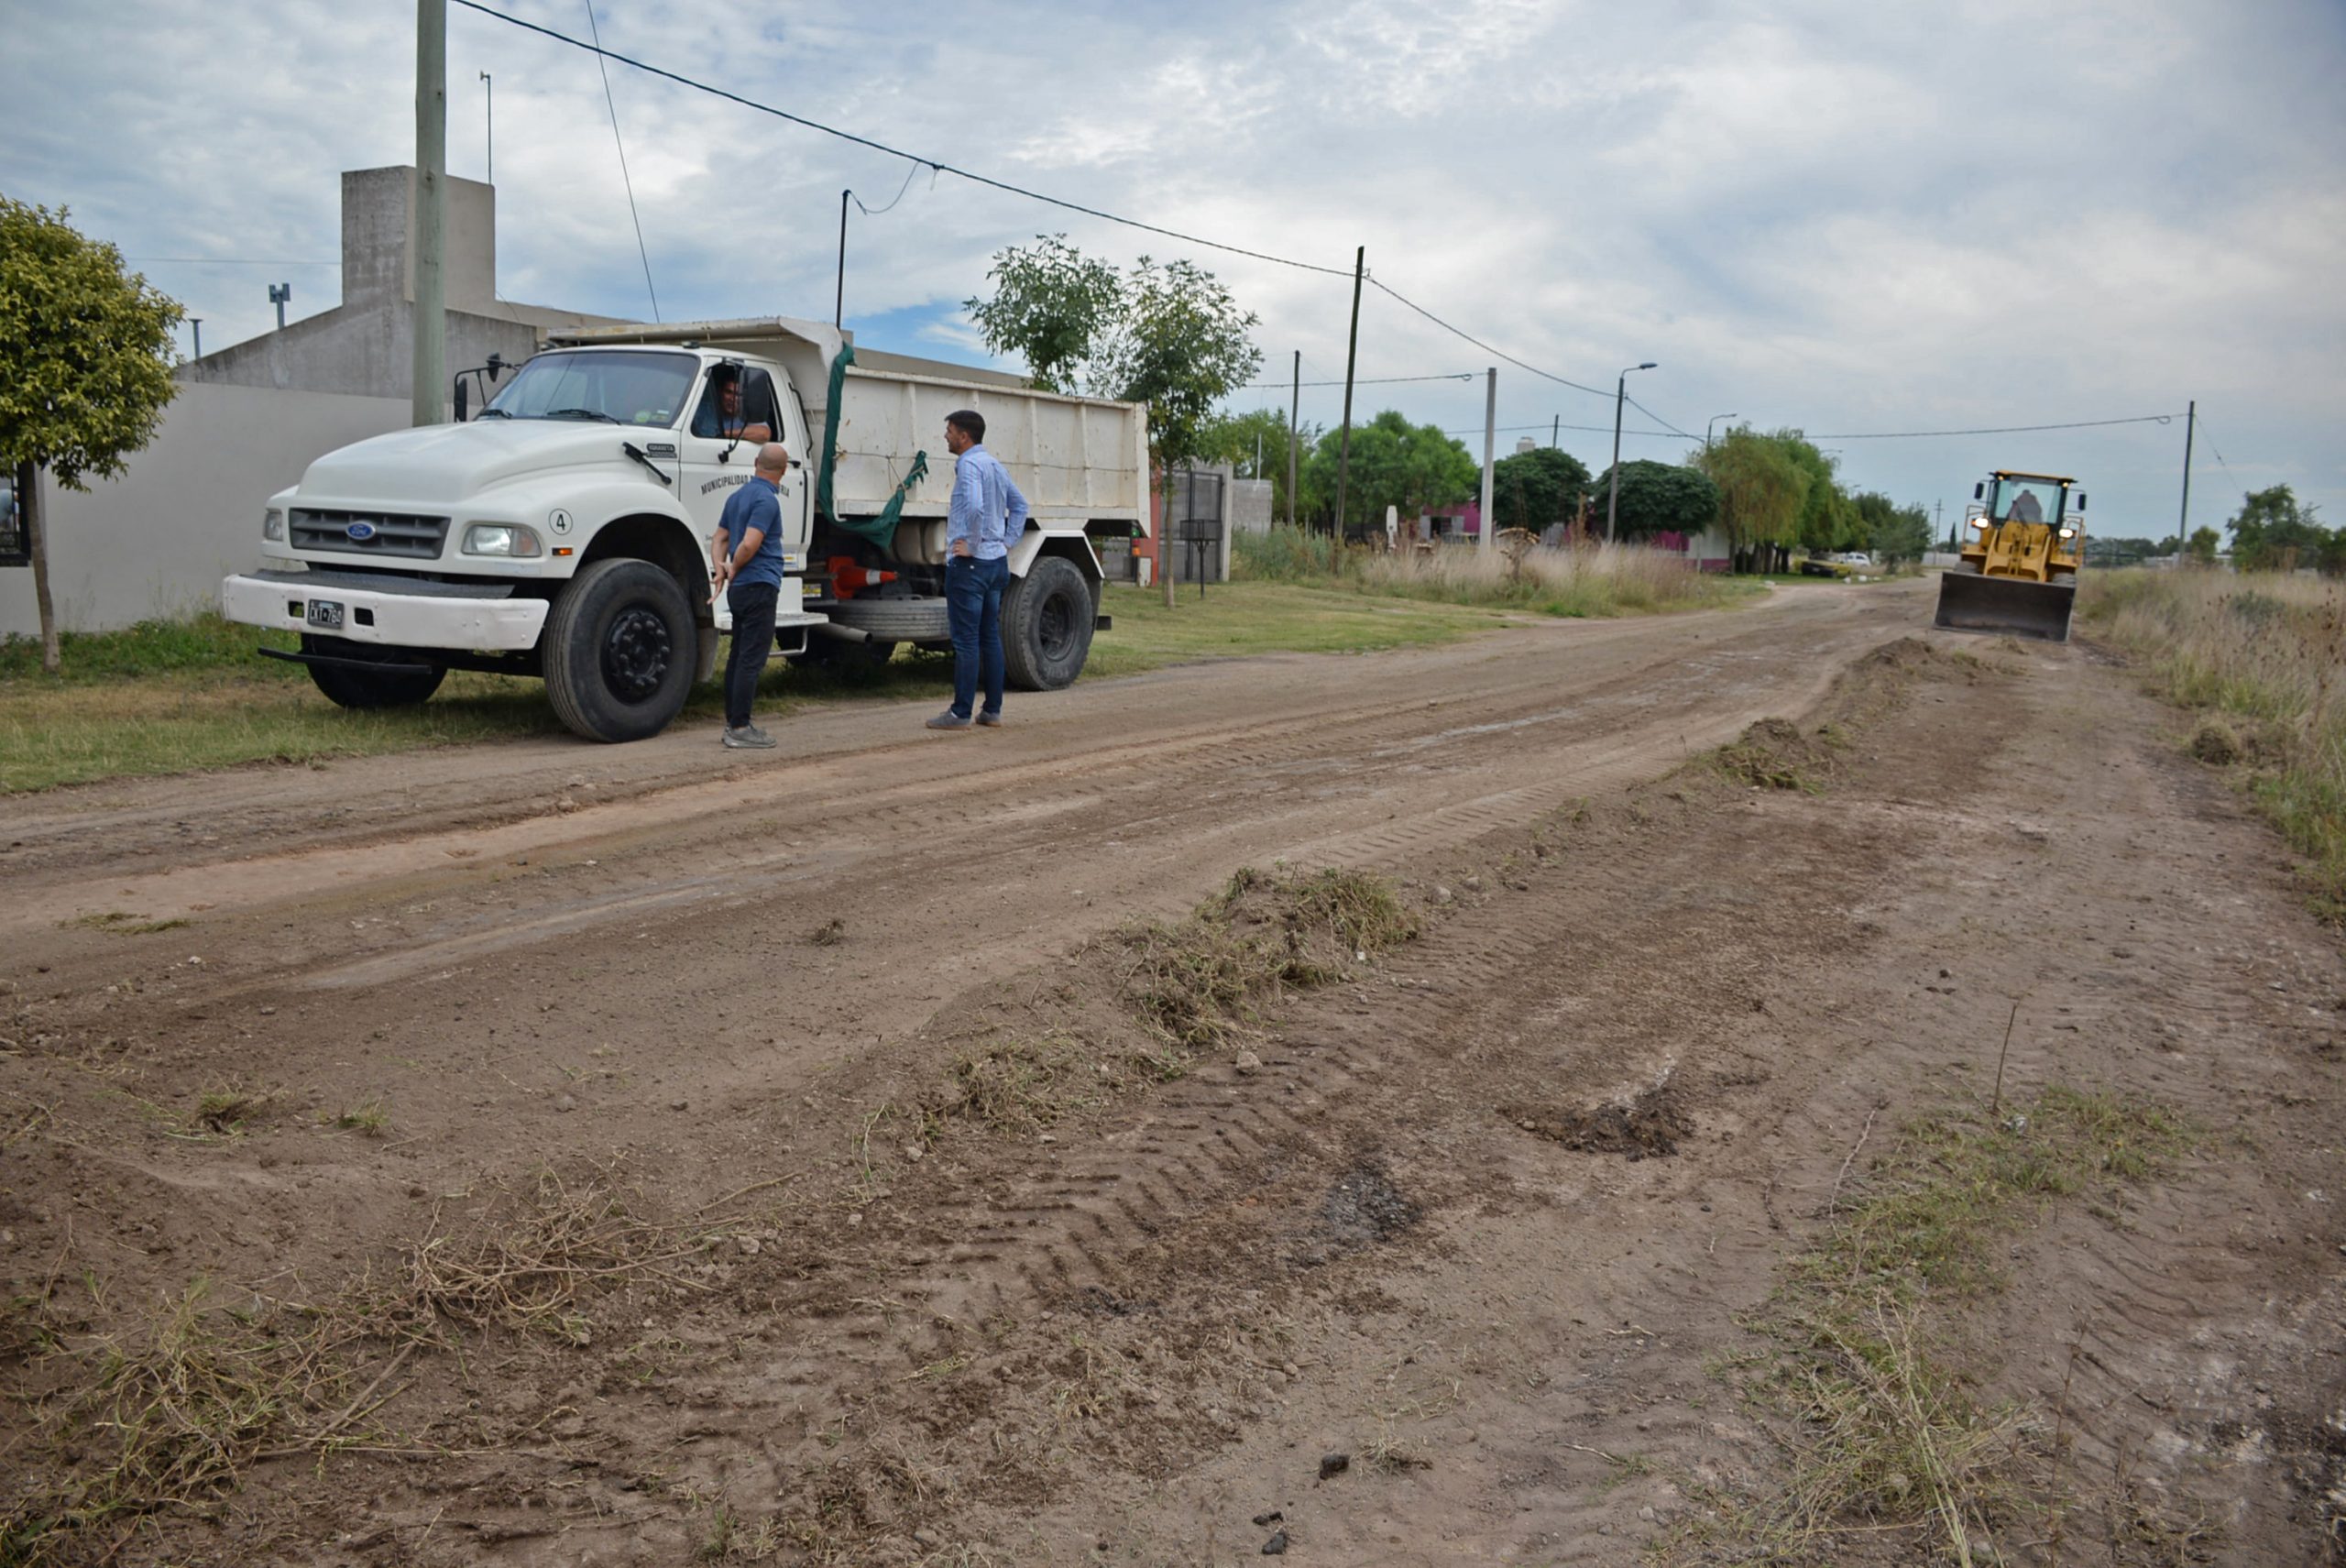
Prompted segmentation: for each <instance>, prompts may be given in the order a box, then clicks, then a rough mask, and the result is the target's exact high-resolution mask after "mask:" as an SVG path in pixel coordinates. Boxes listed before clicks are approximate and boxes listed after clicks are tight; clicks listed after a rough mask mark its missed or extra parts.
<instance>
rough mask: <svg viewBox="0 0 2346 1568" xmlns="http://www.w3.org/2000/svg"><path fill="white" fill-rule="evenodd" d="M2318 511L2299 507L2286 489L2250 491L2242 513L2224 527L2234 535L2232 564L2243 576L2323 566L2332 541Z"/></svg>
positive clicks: (2295, 497) (2276, 486)
mask: <svg viewBox="0 0 2346 1568" xmlns="http://www.w3.org/2000/svg"><path fill="white" fill-rule="evenodd" d="M2317 510H2319V509H2317V508H2314V507H2309V506H2305V505H2302V504H2301V503H2299V501H2298V500H2297V496H2296V494H2295V493H2294V492H2293V491H2292V490H2291V489H2290V488H2289V487H2288V486H2286V485H2275V486H2273V487H2272V488H2269V489H2263V490H2252V491H2250V492H2249V493H2248V494H2247V495H2245V496H2243V497H2242V498H2241V508H2240V511H2239V513H2238V514H2237V515H2236V516H2234V517H2233V518H2232V519H2231V521H2229V522H2227V523H2226V524H2225V525H2224V526H2225V527H2227V528H2229V529H2231V533H2232V564H2233V565H2236V566H2238V567H2239V568H2240V569H2241V570H2242V571H2243V572H2275V571H2286V570H2287V569H2289V568H2290V567H2291V566H2293V565H2304V566H2313V565H2320V564H2321V563H2322V561H2323V560H2324V558H2325V557H2326V556H2327V555H2328V554H2330V547H2331V544H2332V538H2331V534H2330V530H2329V529H2327V528H2324V527H2323V526H2322V525H2321V523H2320V521H2319V520H2318V518H2317V517H2316V512H2317Z"/></svg>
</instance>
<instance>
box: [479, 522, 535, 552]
mask: <svg viewBox="0 0 2346 1568" xmlns="http://www.w3.org/2000/svg"><path fill="white" fill-rule="evenodd" d="M538 553H539V550H538V536H537V534H536V532H533V531H532V530H530V529H527V528H523V527H521V526H520V525H519V524H517V523H510V522H476V523H474V524H472V525H471V526H470V527H468V528H466V530H465V554H467V555H506V556H514V557H521V556H529V555H535V554H538Z"/></svg>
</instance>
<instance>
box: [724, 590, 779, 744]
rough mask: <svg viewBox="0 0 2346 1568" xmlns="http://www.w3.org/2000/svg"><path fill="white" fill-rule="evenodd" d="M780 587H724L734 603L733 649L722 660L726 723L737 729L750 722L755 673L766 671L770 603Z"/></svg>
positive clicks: (769, 647)
mask: <svg viewBox="0 0 2346 1568" xmlns="http://www.w3.org/2000/svg"><path fill="white" fill-rule="evenodd" d="M781 596H782V590H781V588H779V587H776V586H775V585H774V584H773V583H735V584H734V585H733V586H732V587H730V588H729V589H728V590H727V591H726V602H727V603H729V604H730V605H731V606H732V607H733V652H732V654H731V656H730V657H729V658H728V659H727V660H726V661H725V727H726V728H727V729H741V728H742V727H743V726H745V725H747V724H748V723H749V722H750V702H751V698H753V697H755V696H757V695H758V677H759V676H760V675H761V674H764V673H765V667H766V656H767V655H768V654H770V653H772V652H773V606H774V600H775V599H777V598H781Z"/></svg>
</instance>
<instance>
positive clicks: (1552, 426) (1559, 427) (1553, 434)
mask: <svg viewBox="0 0 2346 1568" xmlns="http://www.w3.org/2000/svg"><path fill="white" fill-rule="evenodd" d="M1531 428H1532V429H1534V430H1537V429H1539V428H1540V427H1539V426H1538V425H1536V424H1535V425H1533V426H1532V427H1531ZM1563 433H1564V416H1563V415H1562V414H1558V415H1556V416H1555V418H1553V419H1551V420H1550V421H1549V422H1548V444H1549V445H1550V446H1553V445H1555V444H1556V438H1557V437H1558V436H1560V435H1562V434H1563Z"/></svg>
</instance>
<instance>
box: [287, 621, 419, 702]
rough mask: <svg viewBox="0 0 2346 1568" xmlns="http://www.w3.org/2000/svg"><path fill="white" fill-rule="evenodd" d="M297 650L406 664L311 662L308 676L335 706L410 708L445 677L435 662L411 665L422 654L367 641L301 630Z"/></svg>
mask: <svg viewBox="0 0 2346 1568" xmlns="http://www.w3.org/2000/svg"><path fill="white" fill-rule="evenodd" d="M301 652H304V653H320V654H325V655H329V656H331V657H333V658H336V659H356V660H363V661H366V662H367V663H383V664H395V665H406V666H410V667H409V668H404V669H386V670H361V669H354V668H352V667H351V666H350V665H348V664H312V665H311V666H309V670H310V679H311V680H312V681H314V682H315V683H317V687H318V690H320V691H322V692H323V693H324V694H325V696H326V700H327V701H329V702H331V703H333V704H334V705H335V706H336V707H358V708H367V707H415V706H417V705H418V704H419V703H422V702H425V701H428V700H430V698H431V696H432V694H433V692H436V691H438V690H439V689H440V683H441V682H442V681H443V680H444V679H445V678H447V674H448V672H447V670H446V669H444V667H442V666H441V665H438V664H433V666H432V668H430V669H429V670H425V671H421V672H419V671H417V670H415V669H414V668H412V666H413V665H416V664H420V663H425V662H426V661H425V660H424V659H423V658H422V655H420V654H418V653H414V652H410V651H409V650H407V649H405V648H383V647H378V646H377V645H376V644H374V643H371V642H346V641H343V640H342V639H341V638H339V637H312V636H310V635H308V634H307V633H304V634H303V635H302V638H301Z"/></svg>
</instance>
